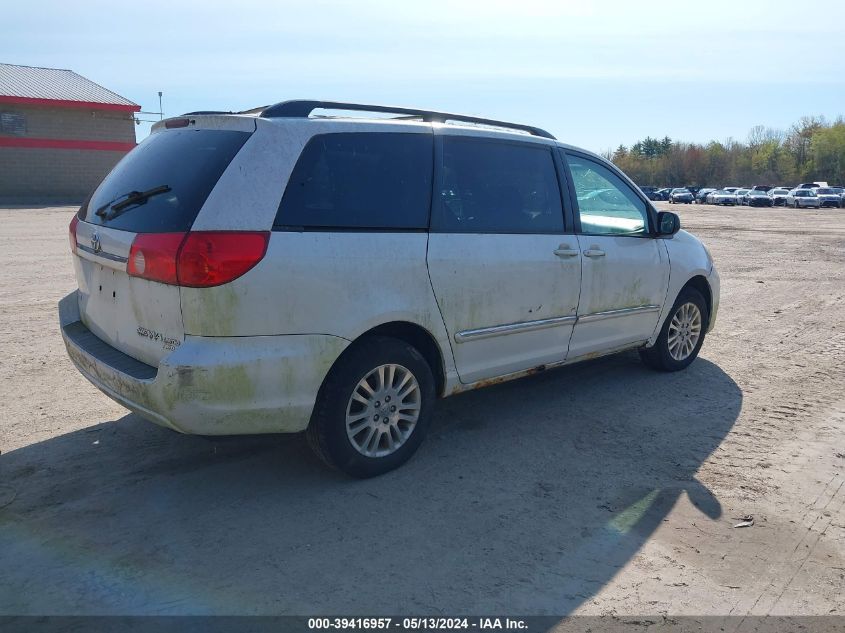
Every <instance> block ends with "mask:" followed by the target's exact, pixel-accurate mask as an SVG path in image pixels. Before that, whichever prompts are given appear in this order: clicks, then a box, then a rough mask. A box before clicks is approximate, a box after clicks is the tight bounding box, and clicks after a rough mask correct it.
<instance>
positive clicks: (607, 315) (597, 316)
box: [578, 305, 660, 323]
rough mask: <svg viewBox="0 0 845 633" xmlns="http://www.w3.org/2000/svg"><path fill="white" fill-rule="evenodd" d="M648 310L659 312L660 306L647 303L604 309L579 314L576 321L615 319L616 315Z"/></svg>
mask: <svg viewBox="0 0 845 633" xmlns="http://www.w3.org/2000/svg"><path fill="white" fill-rule="evenodd" d="M649 312H660V306H656V305H647V306H637V307H636V308H622V309H621V310H606V311H604V312H593V313H592V314H584V315H582V316H579V317H578V323H594V322H595V321H604V320H605V319H615V318H617V317H623V316H629V315H631V314H648V313H649Z"/></svg>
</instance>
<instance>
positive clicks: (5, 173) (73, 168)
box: [0, 104, 135, 202]
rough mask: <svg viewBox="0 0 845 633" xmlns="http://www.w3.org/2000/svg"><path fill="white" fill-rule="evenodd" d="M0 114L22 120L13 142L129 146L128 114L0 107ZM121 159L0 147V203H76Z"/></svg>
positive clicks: (95, 152) (93, 153) (131, 127)
mask: <svg viewBox="0 0 845 633" xmlns="http://www.w3.org/2000/svg"><path fill="white" fill-rule="evenodd" d="M0 113H13V114H22V115H23V116H24V118H25V125H26V128H25V132H24V133H23V135H21V136H18V135H14V138H36V139H52V140H84V141H110V142H122V143H134V142H135V123H134V121H133V118H132V113H131V112H121V111H115V110H92V109H87V108H86V109H81V108H47V107H33V106H18V105H12V104H0ZM0 136H5V137H12V136H13V135H10V134H3V133H2V132H0ZM125 153H126V152H124V151H106V150H87V149H85V150H83V149H53V148H30V147H3V146H0V201H6V202H26V201H33V202H35V201H39V200H44V201H49V200H59V199H62V200H67V201H74V202H78V201H81V200H82V199H84V198H85V196H87V195H88V193H89V192H90V191H91V190H92V189H93V188H94V187H96V186H97V184H98V183H99V182H100V181H101V180H102V179H103V177H104V176H105V175H106V174H107V173H108V172H109V170H110V169H111V168H112V167H113V166H114V165H115V163H117V161H119V160H120V159H121V158H122V157H123V155H124V154H125Z"/></svg>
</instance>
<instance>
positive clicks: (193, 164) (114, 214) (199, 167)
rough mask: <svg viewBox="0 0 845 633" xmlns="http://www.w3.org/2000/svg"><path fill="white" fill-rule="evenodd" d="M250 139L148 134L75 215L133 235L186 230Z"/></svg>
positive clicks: (211, 133) (202, 133)
mask: <svg viewBox="0 0 845 633" xmlns="http://www.w3.org/2000/svg"><path fill="white" fill-rule="evenodd" d="M250 134H251V133H250V132H236V131H232V130H167V131H165V132H158V133H155V134H152V135H150V136H149V137H148V138H147V139H146V140H144V141H143V142H142V143H141V144H140V145H138V147H136V148H135V149H133V150H132V151H131V152H129V153H128V154H127V155H126V156H125V157H124V158H123V160H121V161H120V162H119V163H118V164H117V165H116V166H115V168H114V169H113V170H112V171H111V173H109V175H108V176H106V177H105V179H104V180H103V182H102V183H100V186H99V187H97V189H96V190H94V193H93V194H92V195H91V198H90V199H89V200H88V201H87V202H86V203H85V204H84V205H83V206H82V208H81V209H80V210H79V218H80V219H81V220H85V221H86V222H90V223H92V224H99V225H102V226H107V227H109V228H112V229H119V230H121V231H133V232H135V233H169V232H181V231H188V230H190V228H191V226H192V225H193V223H194V220H195V219H196V217H197V214H198V213H199V210H200V208H201V207H202V205H203V204H204V203H205V200H206V198H208V194H209V193H211V189H212V188H213V187H214V185H215V184H216V183H217V181H218V180H219V179H220V175H221V174H222V173H223V170H225V169H226V167H227V166H228V165H229V163H230V162H232V159H233V158H234V157H235V154H237V153H238V151H239V150H240V149H241V147H243V144H244V143H245V142H246V140H247V139H248V138H249V137H250ZM168 188H169V189H168ZM151 191H159V192H160V193H155V194H153V195H151V196H149V197H147V198H146V199H145V200H144V199H141V200H139V201H138V202H137V203H134V204H129V205H125V206H124V205H121V202H126V201H128V196H130V195H131V194H132V193H133V192H151ZM114 205H117V207H118V208H117V209H115V208H114ZM121 207H122V208H121ZM98 210H101V211H100V213H98V212H97V211H98Z"/></svg>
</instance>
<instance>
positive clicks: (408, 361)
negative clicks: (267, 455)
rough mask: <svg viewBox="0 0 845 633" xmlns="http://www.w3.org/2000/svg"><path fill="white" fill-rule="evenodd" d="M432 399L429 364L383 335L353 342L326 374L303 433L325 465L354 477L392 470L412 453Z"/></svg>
mask: <svg viewBox="0 0 845 633" xmlns="http://www.w3.org/2000/svg"><path fill="white" fill-rule="evenodd" d="M435 399H436V395H435V386H434V377H433V375H432V372H431V368H430V367H429V366H428V363H427V362H426V361H425V359H424V358H423V357H422V355H421V354H420V353H419V352H418V351H417V349H416V348H414V347H413V346H411V345H409V344H407V343H405V342H404V341H401V340H398V339H395V338H389V337H384V336H373V337H370V338H367V339H364V340H361V341H357V342H356V343H353V346H352V347H350V348H349V349H348V350H347V351H346V352H344V354H343V355H342V356H341V358H340V359H339V360H338V361H337V363H336V364H335V366H334V367H332V370H331V371H330V372H329V375H328V377H327V378H326V380H325V382H324V383H323V386H322V387H320V392H319V394H318V396H317V402H316V404H315V406H314V412H313V414H312V415H311V422H310V423H309V425H308V429H307V431H306V437H307V439H308V443H309V444H310V445H311V448H312V449H313V450H314V452H315V453H317V455H318V456H319V457H320V458H321V459H322V460H323V461H324V462H326V463H327V464H328V465H329V466H332V467H334V468H337V469H338V470H341V471H343V472H345V473H346V474H348V475H351V476H353V477H360V478H365V477H374V476H376V475H381V474H383V473H386V472H388V471H390V470H393V469H394V468H397V467H399V466H401V465H402V464H404V463H405V462H406V461H408V460H409V459H410V458H411V456H412V455H413V454H414V453H415V452H416V450H417V448H418V447H419V445H420V444H421V443H422V440H423V438H424V436H425V433H426V430H427V428H428V424H429V421H430V418H431V410H432V408H433V406H434V401H435Z"/></svg>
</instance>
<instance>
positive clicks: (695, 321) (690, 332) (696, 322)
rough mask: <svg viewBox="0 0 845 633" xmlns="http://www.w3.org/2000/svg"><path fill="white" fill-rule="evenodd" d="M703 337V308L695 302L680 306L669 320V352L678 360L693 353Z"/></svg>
mask: <svg viewBox="0 0 845 633" xmlns="http://www.w3.org/2000/svg"><path fill="white" fill-rule="evenodd" d="M700 338H701V310H699V309H698V306H697V305H695V304H694V303H691V302H688V303H685V304H683V305H682V306H680V307H679V308H678V309H677V310H676V311H675V314H674V315H672V320H671V321H670V322H669V336H668V345H669V354H670V356H672V358H674V359H675V360H677V361H682V360H685V359H686V358H687V357H688V356H689V355H690V354H692V352H693V350H694V349H695V346H696V345H698V341H699V339H700Z"/></svg>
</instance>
